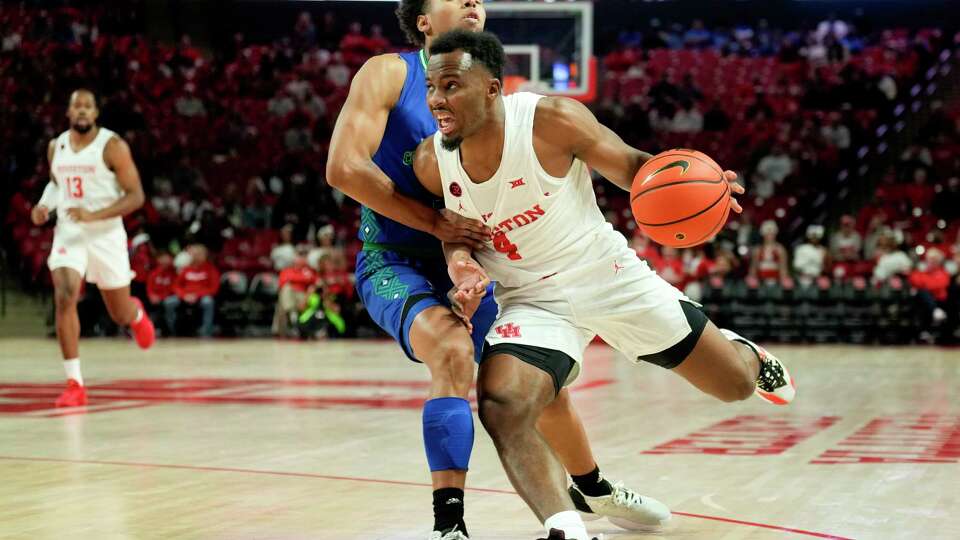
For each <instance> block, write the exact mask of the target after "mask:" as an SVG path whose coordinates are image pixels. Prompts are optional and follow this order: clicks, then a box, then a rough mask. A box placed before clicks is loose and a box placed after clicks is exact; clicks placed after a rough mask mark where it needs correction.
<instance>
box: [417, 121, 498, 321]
mask: <svg viewBox="0 0 960 540" xmlns="http://www.w3.org/2000/svg"><path fill="white" fill-rule="evenodd" d="M433 144H434V143H433V137H429V138H427V139H425V140H424V141H423V142H421V143H420V145H419V146H417V151H416V153H415V154H414V156H413V172H414V174H416V175H417V179H418V180H419V181H420V183H421V184H422V185H423V187H425V188H426V189H427V191H429V192H430V193H432V194H434V195H436V196H437V197H443V181H442V179H441V178H440V166H439V165H438V164H437V154H436V153H435V152H434V151H433ZM442 212H443V213H445V214H449V215H458V214H456V213H455V212H453V211H451V210H449V209H446V208H445V209H443V210H442ZM484 230H485V234H486V237H489V234H490V233H489V231H487V230H486V227H484ZM474 249H483V244H482V243H477V242H475V241H474V240H473V239H472V238H471V239H470V243H469V244H468V243H465V242H446V241H445V242H443V256H444V258H445V259H446V261H447V273H448V274H449V276H450V281H451V282H452V283H453V290H451V291H450V292H449V293H447V296H448V297H449V299H450V303H451V305H452V307H453V312H454V313H455V314H456V315H457V316H458V317H460V320H462V321H463V323H464V324H465V325H466V326H467V329H468V330H469V331H471V332H472V331H473V325H472V324H471V323H470V319H471V318H472V317H473V313H474V312H475V311H476V310H477V308H478V307H479V306H480V300H481V299H482V298H483V296H484V295H485V294H486V291H487V285H489V284H490V278H489V277H487V273H486V272H485V271H484V270H483V267H482V266H480V263H478V262H477V261H476V259H474V258H473V250H474Z"/></svg>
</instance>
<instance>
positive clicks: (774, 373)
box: [720, 328, 797, 405]
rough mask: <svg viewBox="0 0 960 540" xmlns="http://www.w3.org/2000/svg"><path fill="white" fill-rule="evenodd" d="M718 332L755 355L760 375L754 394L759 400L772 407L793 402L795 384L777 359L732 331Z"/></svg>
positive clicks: (721, 330) (722, 330)
mask: <svg viewBox="0 0 960 540" xmlns="http://www.w3.org/2000/svg"><path fill="white" fill-rule="evenodd" d="M720 332H722V333H723V335H724V336H726V338H727V339H729V340H730V341H739V342H740V343H743V344H745V345H746V346H748V347H750V348H751V349H753V350H754V352H756V353H757V357H758V358H759V359H760V373H758V374H757V388H756V390H754V393H756V394H757V395H758V396H760V399H762V400H764V401H767V402H769V403H773V404H774V405H786V404H788V403H790V402H791V401H793V398H794V397H796V395H797V384H796V383H795V382H794V381H793V377H792V376H791V375H790V372H789V371H787V368H786V366H784V365H783V362H781V361H780V359H779V358H777V357H776V356H774V355H772V354H770V351H768V350H766V349H764V348H763V347H761V346H759V345H757V344H756V343H754V342H752V341H750V340H749V339H747V338H745V337H743V336H740V335H739V334H737V333H736V332H734V331H732V330H727V329H725V328H721V329H720Z"/></svg>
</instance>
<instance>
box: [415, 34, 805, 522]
mask: <svg viewBox="0 0 960 540" xmlns="http://www.w3.org/2000/svg"><path fill="white" fill-rule="evenodd" d="M503 64H504V53H503V48H502V46H501V45H500V43H499V41H498V40H497V38H496V37H495V36H493V35H492V34H489V33H470V32H460V31H456V32H451V33H449V34H446V35H444V36H441V37H440V38H439V39H438V40H436V41H435V42H434V43H433V45H432V54H431V57H430V62H429V64H428V69H427V76H428V91H427V100H428V103H429V105H430V108H431V110H432V111H433V114H434V117H435V118H436V120H437V123H438V127H439V131H438V132H437V134H436V135H435V136H434V137H432V138H431V139H427V140H426V141H424V142H423V143H422V144H421V145H420V146H419V147H418V149H417V153H416V156H415V164H414V167H415V170H416V173H417V176H418V177H419V178H420V180H421V182H422V183H423V184H424V186H425V187H426V188H427V189H428V190H429V191H431V192H433V193H435V194H437V195H443V196H444V197H445V201H446V206H447V208H449V209H451V210H453V211H456V212H458V213H460V214H462V215H464V216H465V217H472V218H480V219H482V220H483V221H484V222H485V223H486V224H487V225H488V226H490V227H491V228H492V229H493V233H492V235H491V240H490V244H492V246H491V247H493V249H486V250H483V251H479V252H476V253H473V254H471V251H470V249H469V248H468V247H467V246H465V245H449V244H445V246H444V250H445V252H446V254H447V256H448V262H449V264H450V265H451V268H453V267H455V266H456V265H462V264H463V263H464V262H469V263H470V264H471V265H474V266H475V264H476V262H479V263H480V264H481V265H482V267H483V268H484V269H485V270H486V272H487V273H488V274H489V277H490V278H492V279H493V280H495V281H497V283H498V287H497V300H498V302H499V304H500V313H499V315H498V317H497V321H496V322H495V323H494V326H493V328H492V329H491V331H490V332H489V333H488V335H487V342H488V343H489V346H488V348H487V349H486V352H485V354H484V360H483V363H482V364H481V367H480V374H479V377H478V381H477V393H478V397H479V409H480V410H479V412H480V419H481V421H482V422H483V424H484V426H485V427H486V429H487V431H488V432H489V433H490V435H491V437H492V438H493V440H494V443H495V444H496V446H497V449H498V451H499V453H500V459H501V461H502V462H503V465H504V469H505V470H506V472H507V475H508V476H509V477H510V480H511V482H512V483H513V485H514V487H515V488H516V489H517V491H518V492H519V493H520V495H521V496H522V497H523V498H524V500H525V501H526V502H527V503H528V505H529V506H530V507H531V509H532V510H533V511H534V513H535V514H536V515H537V516H538V517H539V518H540V519H541V520H543V521H544V525H545V527H546V529H547V530H548V534H550V538H564V535H565V538H566V539H567V540H570V539H573V538H576V539H578V540H581V539H582V540H585V539H586V538H587V533H586V530H585V528H584V526H583V522H582V521H580V519H579V516H577V514H576V513H573V512H571V510H572V509H573V504H572V503H571V501H570V498H569V497H567V493H566V491H565V490H564V485H563V483H562V482H561V481H560V479H561V478H562V469H561V468H560V464H559V463H558V462H557V460H556V458H555V457H554V456H553V454H552V453H551V452H550V451H549V449H548V448H547V445H546V443H545V441H544V440H543V437H542V436H540V434H539V433H538V432H537V430H536V420H537V418H538V416H539V414H540V411H541V410H542V409H543V408H544V407H546V406H547V405H548V404H549V403H550V402H551V401H552V400H553V399H554V397H555V396H556V394H557V392H559V391H560V389H561V388H563V386H564V385H566V384H569V383H570V382H571V381H572V380H573V379H574V378H575V377H576V376H577V375H578V374H579V370H580V362H581V359H582V356H583V351H584V349H585V348H586V345H587V344H588V343H589V342H590V341H591V340H592V339H593V337H594V336H596V335H599V336H601V337H602V338H603V339H604V340H605V341H606V342H607V343H609V344H610V345H611V346H613V347H614V348H616V349H618V350H619V351H620V352H622V353H623V354H625V355H626V356H627V357H628V358H630V359H632V360H636V361H637V362H639V361H641V360H642V361H647V362H650V363H653V364H657V365H659V366H662V367H665V368H668V369H672V370H673V371H675V372H676V373H678V374H679V375H681V376H683V377H684V378H686V379H687V380H688V381H690V382H691V383H692V384H693V385H694V386H696V387H697V388H699V389H700V390H702V391H704V392H706V393H708V394H710V395H712V396H715V397H717V398H719V399H721V400H723V401H737V400H743V399H746V398H747V397H749V396H750V395H752V394H754V392H756V393H758V394H759V395H760V396H761V397H762V398H764V399H766V400H767V401H771V402H773V403H779V404H785V403H788V402H789V401H791V400H792V399H793V396H794V394H795V389H794V385H793V381H792V379H791V378H790V376H789V374H788V373H787V372H786V370H785V369H784V368H783V366H782V364H781V363H780V362H779V360H777V359H776V358H774V357H773V356H772V355H770V354H769V353H768V352H767V351H765V350H764V349H763V348H761V347H759V346H757V345H756V344H754V343H751V342H749V341H747V340H746V339H744V338H742V337H740V336H738V335H736V334H734V333H733V332H729V331H726V330H724V331H721V330H719V329H718V328H717V327H716V326H714V325H713V324H712V323H710V322H709V321H708V320H707V318H706V316H705V315H704V314H703V313H702V312H701V311H700V309H699V308H698V306H697V305H695V304H694V303H692V302H690V301H689V300H688V299H687V298H686V297H684V296H683V294H682V293H680V292H679V291H677V290H676V289H675V288H674V287H672V286H671V285H669V284H668V283H667V282H666V281H664V280H662V279H661V278H660V277H659V276H657V275H656V274H655V273H654V272H653V271H652V270H650V269H649V267H648V266H647V265H646V263H644V262H643V261H641V260H640V259H639V258H638V257H637V255H636V253H635V252H634V251H633V250H632V249H630V248H629V247H628V245H627V242H626V239H625V238H624V237H623V236H622V235H621V234H620V233H618V232H616V231H614V230H613V228H612V226H611V225H610V224H609V223H607V222H606V221H605V220H604V218H603V215H602V213H601V212H600V209H599V207H598V206H597V202H596V197H595V195H594V193H593V188H592V184H591V179H590V174H589V170H588V167H590V168H594V169H596V170H597V171H598V172H600V173H601V174H602V175H603V176H604V177H606V178H608V179H609V180H610V181H612V182H613V183H615V184H616V185H618V186H619V187H621V188H623V189H625V190H629V189H630V185H631V183H632V181H633V178H634V176H635V174H636V172H637V170H638V169H639V168H640V166H641V165H643V163H644V162H645V161H646V160H647V159H649V158H650V157H651V156H650V154H647V153H644V152H641V151H639V150H636V149H634V148H632V147H630V146H628V145H627V144H625V143H624V142H623V141H622V140H621V139H620V138H619V137H618V136H617V135H616V134H615V133H613V132H612V131H610V130H609V129H607V128H605V127H603V126H602V125H600V124H599V122H598V121H597V120H596V118H595V117H594V116H593V114H592V113H591V112H590V111H589V110H588V109H587V108H586V107H584V106H583V105H582V104H580V103H578V102H576V101H573V100H570V99H565V98H548V97H543V96H538V95H535V94H525V93H521V94H514V95H511V96H508V97H506V98H505V97H503V96H502V94H501V77H502V73H501V72H502V67H503ZM719 173H720V171H718V174H719ZM724 174H725V176H726V178H727V180H728V181H730V182H731V183H732V184H733V185H732V187H733V192H735V193H743V188H742V187H741V186H739V185H737V184H735V183H733V181H734V180H735V179H736V175H735V174H734V173H732V172H729V171H727V172H726V173H724ZM731 202H732V206H733V208H734V209H735V210H737V211H739V209H740V207H739V205H738V204H736V201H731ZM474 256H475V257H476V260H474V259H473V257H474ZM460 267H461V268H462V266H460ZM451 276H452V278H453V279H454V281H459V282H458V283H456V285H457V286H459V287H460V291H459V292H458V293H457V297H458V299H459V300H460V301H461V302H463V303H464V307H465V308H466V313H465V316H468V317H469V315H470V308H471V306H472V305H474V304H475V303H476V298H475V297H476V295H478V294H482V292H483V288H482V287H481V285H483V283H484V282H485V281H486V279H487V278H486V275H485V274H483V272H482V271H477V272H476V273H474V274H473V275H472V276H470V277H469V278H468V279H460V280H457V277H456V276H455V273H454V272H452V271H451ZM460 276H461V277H462V272H461V273H460ZM583 502H585V503H586V504H587V505H590V504H592V500H591V498H590V497H586V498H585V500H584V501H583Z"/></svg>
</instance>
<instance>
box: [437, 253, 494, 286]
mask: <svg viewBox="0 0 960 540" xmlns="http://www.w3.org/2000/svg"><path fill="white" fill-rule="evenodd" d="M447 274H449V275H450V281H451V282H453V286H454V287H455V288H457V289H459V290H461V291H469V290H471V289H473V290H475V291H476V292H478V293H482V292H483V291H485V290H486V289H487V285H489V284H490V278H489V277H488V276H487V272H486V270H484V269H483V267H482V266H480V265H479V264H478V263H477V261H474V260H473V259H470V260H468V261H454V262H452V263H450V264H448V265H447Z"/></svg>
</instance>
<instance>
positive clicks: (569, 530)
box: [543, 510, 590, 540]
mask: <svg viewBox="0 0 960 540" xmlns="http://www.w3.org/2000/svg"><path fill="white" fill-rule="evenodd" d="M543 527H544V528H545V529H546V530H547V535H548V536H549V535H550V529H558V530H561V531H563V534H564V535H565V536H566V537H567V540H590V535H588V534H587V526H586V525H584V524H583V519H582V518H581V517H580V514H578V513H577V512H575V511H573V510H568V511H566V512H557V513H556V514H554V515H552V516H550V517H548V518H547V519H546V520H545V521H544V522H543Z"/></svg>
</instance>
